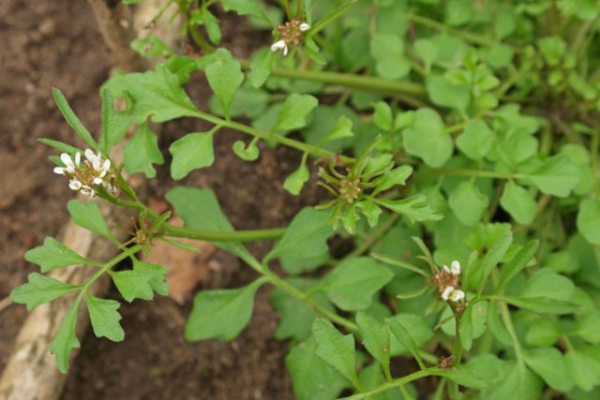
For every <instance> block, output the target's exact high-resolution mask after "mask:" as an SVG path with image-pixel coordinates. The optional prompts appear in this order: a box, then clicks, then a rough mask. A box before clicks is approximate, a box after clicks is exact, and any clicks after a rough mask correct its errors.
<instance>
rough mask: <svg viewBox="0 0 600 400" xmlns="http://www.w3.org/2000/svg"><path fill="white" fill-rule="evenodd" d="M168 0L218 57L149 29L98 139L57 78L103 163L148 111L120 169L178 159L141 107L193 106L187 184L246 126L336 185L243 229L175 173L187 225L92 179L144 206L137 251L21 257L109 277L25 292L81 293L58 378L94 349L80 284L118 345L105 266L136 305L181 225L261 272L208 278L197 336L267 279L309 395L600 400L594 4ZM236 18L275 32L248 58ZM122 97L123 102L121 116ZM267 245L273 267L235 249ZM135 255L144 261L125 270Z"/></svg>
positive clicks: (84, 210)
mask: <svg viewBox="0 0 600 400" xmlns="http://www.w3.org/2000/svg"><path fill="white" fill-rule="evenodd" d="M138 2H140V1H126V3H138ZM174 3H176V4H177V6H178V11H177V13H179V14H180V15H181V16H182V17H183V18H184V19H185V25H184V28H185V29H184V30H185V33H186V34H188V35H189V37H190V38H191V39H192V40H193V42H194V43H195V45H197V46H198V47H199V48H200V49H201V50H202V52H203V54H204V55H203V56H201V57H199V56H194V55H180V54H179V53H178V52H177V51H176V50H175V49H171V48H169V47H168V46H166V45H165V44H164V43H162V42H161V41H160V39H158V38H156V37H150V38H149V39H139V40H136V41H135V42H134V43H132V48H133V49H135V50H136V51H138V52H139V53H140V54H142V55H143V56H145V57H152V58H159V59H160V60H161V62H160V63H159V64H158V66H157V67H156V68H155V69H154V70H151V71H145V72H139V73H128V74H118V75H116V76H113V77H112V78H111V79H109V81H108V82H106V84H105V85H104V90H103V92H102V97H103V109H102V117H103V118H102V119H103V133H102V136H101V137H100V138H99V139H98V140H97V141H95V139H94V138H93V137H92V135H91V134H90V133H89V132H88V131H87V129H86V128H85V127H84V126H83V125H82V123H81V122H80V121H79V119H77V117H76V116H75V114H74V113H73V111H72V110H71V109H70V107H69V105H68V103H67V101H66V99H65V98H64V96H63V95H62V94H61V93H60V92H59V91H55V98H56V101H57V104H58V106H59V108H60V109H61V111H62V112H63V114H64V116H65V118H66V119H67V121H68V122H69V124H70V126H71V127H72V128H73V129H74V130H75V131H76V133H77V134H78V135H79V136H80V137H81V138H82V139H83V140H84V141H85V142H86V143H87V144H88V145H89V146H90V147H92V148H93V149H96V150H100V152H101V154H102V156H103V157H104V158H109V157H110V154H109V150H110V148H111V147H113V146H114V145H116V144H117V143H119V142H120V141H121V140H123V138H124V135H125V131H126V130H127V129H128V128H129V127H131V126H136V127H137V130H136V133H135V135H134V136H133V138H132V139H131V140H130V141H129V144H128V145H127V147H126V148H125V162H124V166H123V167H124V168H125V170H126V171H127V172H129V173H144V174H145V175H146V176H147V177H149V178H151V177H153V176H154V175H155V173H156V172H155V167H156V166H157V165H162V164H164V160H165V159H164V157H163V154H161V151H160V149H159V148H158V145H157V138H156V135H155V134H154V133H153V132H152V131H151V130H150V128H149V127H148V124H147V122H148V121H152V122H155V123H161V122H165V121H169V120H173V119H177V118H198V119H201V120H204V121H207V122H209V123H211V124H213V125H214V128H213V129H211V130H210V131H208V132H192V133H188V134H187V135H184V134H183V133H182V136H181V138H180V139H178V140H177V141H175V142H174V143H173V144H172V145H171V146H170V148H169V152H170V153H171V155H172V162H171V165H170V171H171V177H172V178H173V179H175V180H179V179H182V178H184V177H185V176H187V175H188V174H189V173H191V172H192V171H194V170H197V169H200V168H208V167H210V166H211V165H212V163H213V161H214V158H215V154H214V151H213V137H214V136H215V135H226V134H227V130H228V129H232V130H237V131H241V132H244V133H246V134H248V136H249V139H250V140H249V141H247V142H242V141H238V142H236V143H235V145H234V146H233V149H232V151H233V152H235V154H237V155H238V156H239V157H240V158H242V159H243V160H245V161H248V162H252V161H254V160H256V159H257V158H258V157H260V150H259V146H258V143H259V142H264V143H265V144H266V145H267V146H269V147H274V146H288V147H291V148H293V149H296V150H298V151H299V152H302V153H303V157H302V159H301V163H300V165H299V166H298V168H297V170H296V171H295V172H293V173H292V174H291V175H290V176H289V177H288V178H287V179H286V180H285V182H283V185H284V187H285V188H286V190H287V191H288V192H290V193H291V194H293V195H299V196H302V188H303V186H304V184H305V183H306V182H307V181H308V180H319V184H320V185H321V186H322V187H323V188H324V193H326V196H329V197H330V199H329V200H326V201H324V202H323V204H318V205H314V206H316V209H314V208H313V207H307V208H304V209H303V210H301V211H300V212H299V213H298V214H297V215H296V217H295V218H294V219H293V221H291V223H290V225H289V226H288V227H287V228H285V229H265V230H257V231H236V230H235V229H234V227H233V226H232V225H231V224H230V223H229V221H228V220H227V218H226V216H225V215H224V214H223V213H222V211H221V209H220V206H219V202H218V199H217V198H216V196H215V195H214V193H213V192H212V191H211V190H208V189H203V190H200V189H196V188H189V187H178V188H175V189H173V190H171V191H170V192H169V193H168V194H167V196H166V198H167V200H168V201H169V202H170V204H171V205H172V206H173V209H174V211H175V212H176V213H177V214H178V215H179V216H181V217H182V218H183V220H184V221H185V228H179V227H174V226H171V225H170V224H169V223H168V222H167V219H168V217H169V215H170V214H168V213H167V214H164V215H155V214H154V213H153V212H152V211H150V210H149V209H148V208H147V207H146V206H145V205H144V204H142V203H141V202H140V201H139V200H138V198H137V197H136V196H135V193H133V191H132V190H131V188H130V187H129V186H128V184H127V182H126V181H124V180H123V179H122V177H121V169H120V168H112V170H111V172H110V173H109V175H108V176H110V185H109V184H108V183H103V184H102V185H100V184H99V185H98V187H96V188H95V189H96V192H97V195H98V197H100V198H102V199H103V200H104V201H108V202H111V203H114V204H115V205H117V206H124V207H130V208H133V209H136V210H138V211H139V212H140V229H139V231H138V232H137V233H136V238H135V239H136V240H134V242H135V244H131V245H129V244H127V246H123V247H122V249H123V252H122V253H121V254H120V255H119V256H118V257H116V258H114V259H112V260H110V261H108V262H106V263H99V262H96V261H92V260H87V259H85V258H83V257H81V256H80V255H78V254H76V253H74V252H73V251H71V250H69V249H68V248H66V247H65V246H64V245H62V244H61V243H60V242H58V241H56V240H55V239H52V238H48V239H47V240H46V242H45V243H44V245H43V246H41V247H38V248H36V249H33V250H31V251H30V252H28V253H27V256H26V258H27V260H29V261H31V262H33V263H36V264H38V265H39V266H40V267H41V271H42V272H47V271H50V270H52V269H55V268H62V267H67V266H70V265H76V264H77V265H80V264H81V265H84V264H87V265H91V266H95V267H98V268H99V270H98V274H97V275H95V276H94V277H93V278H92V279H91V280H90V281H89V282H87V283H86V284H85V285H82V286H72V285H69V284H66V283H61V282H58V281H56V280H54V279H51V278H48V277H45V276H43V275H40V274H32V275H30V277H29V283H28V284H25V285H23V286H21V287H19V288H17V289H15V291H14V292H13V299H14V300H15V301H17V302H20V303H24V304H26V305H27V307H28V308H29V309H31V308H34V307H36V306H38V305H40V304H42V303H45V302H49V301H51V300H54V299H56V298H58V297H60V296H63V295H67V294H69V293H72V292H79V295H78V297H76V299H75V301H74V303H73V306H72V307H71V308H70V310H69V312H68V313H67V316H66V318H65V321H64V322H63V325H62V327H61V330H60V332H59V334H58V336H57V338H56V340H55V341H54V343H53V346H52V352H53V353H54V354H55V355H56V359H57V365H58V367H59V368H60V369H61V371H63V372H64V371H66V370H67V367H68V355H69V353H70V352H71V349H72V348H74V347H78V346H79V341H78V340H77V338H76V336H75V324H76V316H77V312H78V305H79V304H80V302H81V301H82V300H84V298H85V303H86V304H87V308H88V311H89V313H90V316H91V321H92V326H93V329H94V332H95V334H96V335H97V336H105V337H107V338H108V339H110V340H114V341H120V340H123V338H124V332H123V330H122V328H121V327H120V324H119V320H120V318H121V317H120V315H119V314H118V311H117V309H118V307H119V303H118V302H116V301H114V300H103V299H99V298H95V297H92V296H91V295H89V294H88V293H87V289H88V288H89V286H90V285H91V284H93V283H94V282H95V280H96V279H97V278H98V277H99V276H100V275H102V274H103V273H109V274H110V276H111V278H112V279H113V281H114V283H115V285H116V286H117V288H118V290H119V291H120V293H121V294H122V296H123V298H124V299H125V300H126V301H133V300H134V299H144V300H150V299H151V298H152V297H153V295H154V292H156V293H159V294H162V295H164V294H165V293H166V292H167V288H166V283H165V270H164V268H162V267H160V266H157V265H152V264H147V263H145V262H142V261H139V260H138V259H137V258H136V255H135V254H136V253H137V252H139V251H140V250H142V249H144V248H145V247H146V246H147V244H148V243H149V242H150V241H151V240H153V239H156V240H161V239H167V238H168V237H182V236H184V237H192V238H196V239H203V240H210V241H211V242H214V243H215V244H216V245H217V246H218V247H220V248H221V249H223V250H225V251H228V252H231V253H233V254H234V255H236V256H237V257H239V258H240V259H242V260H243V261H244V262H245V263H246V264H247V265H248V266H249V267H250V268H253V269H254V270H256V272H257V280H256V281H254V282H253V283H251V284H249V285H248V286H246V287H241V288H234V289H221V290H214V291H202V292H200V293H198V295H197V297H196V299H195V302H194V308H193V310H192V312H191V315H190V317H189V320H188V324H187V326H186V331H185V337H186V338H187V339H188V340H205V339H218V340H232V339H233V338H235V337H236V336H237V335H238V334H239V333H240V332H241V331H242V330H243V329H244V327H245V326H246V324H247V323H248V321H249V320H250V318H251V316H252V308H253V301H254V295H255V293H256V291H257V290H259V288H260V287H261V286H262V285H269V284H270V285H272V286H274V287H275V289H274V290H273V292H272V303H273V306H274V307H275V308H276V309H277V311H278V312H279V314H280V320H279V325H278V328H277V331H276V333H275V336H276V338H277V339H280V340H289V341H290V353H289V355H288V356H287V357H286V360H285V363H286V366H287V369H288V371H289V373H290V374H291V377H292V382H293V389H294V392H295V394H296V396H297V398H298V399H300V400H315V399H320V400H329V399H336V398H338V397H340V396H341V395H342V394H341V393H342V392H343V391H344V390H345V391H344V393H345V395H347V396H349V397H347V398H351V399H355V400H357V399H369V400H375V399H381V400H385V399H388V400H391V399H414V398H417V397H418V398H433V399H443V398H446V396H449V397H450V398H452V399H461V398H464V399H490V400H491V399H493V400H504V399H510V400H512V399H518V400H529V399H531V400H537V399H540V398H547V399H550V398H553V396H554V395H555V394H558V393H560V394H562V395H563V396H564V397H565V398H568V399H573V400H585V399H597V398H600V310H599V305H600V186H599V185H598V182H599V180H598V178H599V175H600V169H599V168H598V149H599V146H600V131H599V128H598V123H597V121H598V115H600V113H599V111H600V56H599V54H598V52H597V51H596V49H597V48H598V46H599V45H600V37H599V28H600V24H599V15H598V13H599V10H600V5H599V4H597V2H596V1H594V0H541V1H517V0H514V1H500V0H485V1H479V0H411V1H409V0H377V1H371V0H355V1H344V0H318V1H316V0H314V1H310V0H304V1H302V0H296V1H291V0H290V1H288V0H280V1H278V2H269V4H267V3H266V2H265V3H263V2H262V1H244V0H221V1H216V0H208V1H198V0H194V1H192V0H177V1H175V2H174ZM274 4H278V6H275V5H274ZM225 12H232V13H235V14H237V15H235V16H233V15H228V16H227V17H228V18H230V17H231V18H239V19H245V20H246V21H247V23H248V24H249V25H250V26H251V27H252V29H255V30H266V31H272V32H273V41H272V42H269V43H264V44H263V45H264V47H262V48H259V49H257V50H256V52H255V53H254V55H253V57H252V59H251V60H244V59H239V58H237V57H236V56H235V55H232V54H231V52H230V51H228V50H227V49H225V48H224V47H219V43H220V41H221V39H222V34H221V30H220V25H219V19H218V18H217V16H219V15H224V13H225ZM157 17H163V18H167V17H169V15H168V13H166V15H162V16H157ZM286 22H287V24H286ZM301 23H305V24H307V25H302V24H301ZM280 24H285V25H280ZM278 26H279V28H277V27H278ZM271 45H273V50H271V49H270V48H269V47H270V46H271ZM284 54H285V55H284ZM192 74H199V75H202V76H203V77H205V79H206V80H207V82H208V84H209V86H210V88H211V89H212V91H213V93H214V96H213V98H212V99H211V100H210V102H209V111H208V112H206V111H200V110H199V109H198V108H197V107H196V106H195V105H194V103H193V102H192V100H191V99H190V98H189V97H188V95H187V94H186V91H185V85H186V84H189V82H190V79H191V75H192ZM113 97H114V98H125V99H127V104H128V107H127V109H126V110H124V111H116V110H115V109H114V107H113V103H112V99H113ZM292 133H293V134H292ZM44 143H46V144H48V145H50V146H52V147H55V148H56V149H58V150H59V151H61V152H65V153H67V154H70V155H71V156H73V155H74V154H75V153H76V152H77V151H78V150H77V149H75V148H73V147H71V146H68V145H65V144H62V143H58V142H55V141H51V140H45V141H44ZM263 148H264V147H263ZM53 161H55V162H56V163H57V164H58V165H59V167H65V166H66V167H68V164H64V160H63V161H60V160H59V159H58V158H53ZM69 161H70V160H69ZM82 168H83V167H82ZM316 169H318V172H317V173H313V174H311V173H310V171H311V170H312V171H315V170H316ZM97 171H99V172H98V173H101V172H102V171H101V170H99V169H97ZM102 179H104V178H102ZM103 185H104V186H103ZM115 188H117V189H118V190H114V189H115ZM68 209H69V212H70V213H71V215H72V217H73V221H74V222H75V223H76V224H78V225H81V226H82V227H84V228H86V229H89V230H91V231H93V232H95V233H97V234H99V235H103V236H105V237H107V238H108V239H109V240H111V241H115V238H114V236H113V235H112V234H111V233H110V230H109V229H108V227H107V224H106V223H105V222H104V220H103V218H102V214H101V213H100V211H99V209H98V207H97V205H96V204H95V203H89V204H85V203H82V202H80V201H71V202H69V205H68ZM265 228H266V227H265ZM335 236H350V237H352V238H354V241H355V244H356V246H355V250H353V251H352V252H351V253H349V254H347V255H345V256H344V257H343V258H341V259H336V258H334V257H333V256H332V255H331V254H330V253H329V247H328V240H329V239H331V238H333V237H335ZM274 239H278V241H277V242H276V243H275V244H274V247H273V249H272V251H271V252H270V253H269V254H268V255H267V256H266V257H265V258H264V259H263V260H257V259H256V258H255V257H254V256H253V255H252V254H251V253H250V252H249V251H248V250H247V249H246V247H245V246H244V244H243V242H245V241H251V240H274ZM170 243H173V241H170ZM127 258H131V259H132V268H131V269H130V270H126V271H120V272H113V271H111V269H112V268H113V267H114V266H115V265H116V264H117V263H118V262H120V261H122V260H125V259H127ZM275 262H279V263H280V265H281V267H282V269H283V271H284V273H285V276H284V277H283V278H282V277H281V276H280V275H276V274H275V273H274V272H272V270H271V269H270V267H272V266H273V264H274V263H275ZM446 266H449V267H446ZM315 271H317V272H315ZM182 334H183V333H182ZM394 365H396V366H398V365H400V366H402V367H401V368H392V367H393V366H394ZM257 368H260V366H257ZM398 370H402V371H407V370H408V371H411V372H409V373H408V374H406V375H404V376H397V375H396V374H397V371H398ZM428 377H429V378H428ZM420 379H423V380H425V381H426V382H427V383H426V384H423V385H421V384H420V382H422V381H418V380H420Z"/></svg>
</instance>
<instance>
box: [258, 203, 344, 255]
mask: <svg viewBox="0 0 600 400" xmlns="http://www.w3.org/2000/svg"><path fill="white" fill-rule="evenodd" d="M332 233H333V229H332V228H331V225H330V224H329V213H328V212H326V211H316V210H314V209H312V208H309V207H306V208H303V209H302V210H301V211H300V212H299V213H298V214H296V216H295V217H294V219H293V220H292V222H291V223H290V225H289V226H288V228H287V229H286V231H285V234H284V235H283V237H282V238H281V240H280V241H279V242H277V244H276V245H275V247H274V248H273V250H271V252H270V253H269V254H268V255H267V256H266V257H265V260H272V259H273V258H277V257H304V258H311V257H316V256H320V255H322V254H326V253H327V252H328V247H327V238H329V236H331V234H332Z"/></svg>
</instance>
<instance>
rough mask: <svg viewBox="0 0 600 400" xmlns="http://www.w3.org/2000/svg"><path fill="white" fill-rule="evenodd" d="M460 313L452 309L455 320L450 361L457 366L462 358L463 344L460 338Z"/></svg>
mask: <svg viewBox="0 0 600 400" xmlns="http://www.w3.org/2000/svg"><path fill="white" fill-rule="evenodd" d="M461 316H462V315H461V314H459V313H458V312H456V311H454V321H455V325H456V328H455V335H454V350H453V351H452V356H453V357H454V360H453V361H452V365H453V366H455V367H457V366H459V365H460V361H461V360H462V353H463V346H462V340H461V338H460V320H461Z"/></svg>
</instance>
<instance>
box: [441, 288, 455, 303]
mask: <svg viewBox="0 0 600 400" xmlns="http://www.w3.org/2000/svg"><path fill="white" fill-rule="evenodd" d="M452 292H454V288H453V287H452V286H447V287H446V289H444V291H443V292H442V299H444V300H448V298H449V297H450V295H451V294H452Z"/></svg>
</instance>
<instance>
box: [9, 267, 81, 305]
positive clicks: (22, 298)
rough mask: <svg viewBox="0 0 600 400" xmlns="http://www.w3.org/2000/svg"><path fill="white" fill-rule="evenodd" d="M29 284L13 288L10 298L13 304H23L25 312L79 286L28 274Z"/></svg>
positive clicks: (36, 274)
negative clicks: (25, 307) (25, 308)
mask: <svg viewBox="0 0 600 400" xmlns="http://www.w3.org/2000/svg"><path fill="white" fill-rule="evenodd" d="M28 278H29V283H26V284H24V285H21V286H19V287H17V288H15V289H14V290H13V291H12V292H11V294H10V298H11V299H12V301H14V302H15V303H19V304H25V305H26V306H27V311H31V310H33V309H34V308H36V307H37V306H39V305H40V304H44V303H48V302H50V301H52V300H54V299H57V298H59V297H61V296H63V295H65V294H67V293H70V292H73V291H75V290H79V286H74V285H69V284H67V283H63V282H60V281H57V280H56V279H52V278H49V277H47V276H44V275H41V274H38V273H35V272H34V273H32V274H29V277H28Z"/></svg>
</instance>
